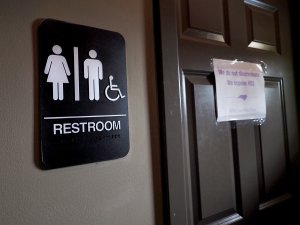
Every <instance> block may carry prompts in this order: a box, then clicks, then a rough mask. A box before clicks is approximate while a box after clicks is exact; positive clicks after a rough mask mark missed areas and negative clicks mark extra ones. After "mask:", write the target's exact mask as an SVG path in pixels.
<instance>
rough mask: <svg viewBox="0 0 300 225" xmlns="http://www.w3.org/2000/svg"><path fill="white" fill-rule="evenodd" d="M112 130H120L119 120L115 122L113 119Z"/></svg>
mask: <svg viewBox="0 0 300 225" xmlns="http://www.w3.org/2000/svg"><path fill="white" fill-rule="evenodd" d="M113 130H121V121H120V120H119V121H118V122H117V123H116V121H113Z"/></svg>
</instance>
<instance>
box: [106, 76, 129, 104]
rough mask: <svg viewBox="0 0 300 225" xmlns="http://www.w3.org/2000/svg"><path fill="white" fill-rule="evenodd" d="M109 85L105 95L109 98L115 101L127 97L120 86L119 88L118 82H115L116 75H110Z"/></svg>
mask: <svg viewBox="0 0 300 225" xmlns="http://www.w3.org/2000/svg"><path fill="white" fill-rule="evenodd" d="M108 79H109V85H108V86H107V87H106V88H105V96H106V98H107V99H108V100H110V101H112V102H114V101H117V100H118V99H119V98H125V95H122V93H121V90H120V88H118V85H117V84H113V82H112V81H113V79H114V77H113V76H112V75H110V76H109V77H108Z"/></svg>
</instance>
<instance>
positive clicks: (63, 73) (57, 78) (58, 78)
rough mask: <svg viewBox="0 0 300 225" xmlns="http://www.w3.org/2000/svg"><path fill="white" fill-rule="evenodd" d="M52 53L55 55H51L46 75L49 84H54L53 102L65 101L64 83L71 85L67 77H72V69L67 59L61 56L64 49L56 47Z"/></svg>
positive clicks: (46, 67) (45, 71)
mask: <svg viewBox="0 0 300 225" xmlns="http://www.w3.org/2000/svg"><path fill="white" fill-rule="evenodd" d="M52 51H53V53H54V54H55V55H49V56H48V59H47V62H46V66H45V70H44V73H45V74H48V78H47V82H49V83H53V100H57V99H59V100H63V99H64V86H63V84H64V83H69V81H68V78H67V75H68V76H70V75H71V73H70V69H69V67H68V64H67V60H66V58H65V57H63V56H61V55H60V54H61V53H62V49H61V47H60V46H59V45H54V46H53V47H52Z"/></svg>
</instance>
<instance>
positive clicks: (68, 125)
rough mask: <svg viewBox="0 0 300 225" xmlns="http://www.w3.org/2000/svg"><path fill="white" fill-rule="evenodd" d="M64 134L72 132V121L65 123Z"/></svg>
mask: <svg viewBox="0 0 300 225" xmlns="http://www.w3.org/2000/svg"><path fill="white" fill-rule="evenodd" d="M63 127H64V134H71V124H70V123H64V124H63Z"/></svg>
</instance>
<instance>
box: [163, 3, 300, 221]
mask: <svg viewBox="0 0 300 225" xmlns="http://www.w3.org/2000/svg"><path fill="white" fill-rule="evenodd" d="M160 9H161V14H160V16H161V20H160V25H161V52H162V61H161V63H162V73H163V77H162V80H161V81H162V89H163V93H164V95H163V96H164V107H163V109H164V118H163V120H164V121H165V144H166V155H167V160H166V163H167V168H168V175H167V176H168V181H169V183H168V192H169V204H170V223H171V224H172V225H175V224H213V223H217V224H232V223H240V222H241V223H244V222H247V221H249V220H250V219H251V218H252V217H253V216H254V215H255V214H257V213H264V210H265V209H267V208H272V207H273V206H274V205H276V204H277V205H278V204H279V203H281V202H285V201H286V200H287V199H289V198H291V197H292V194H291V193H290V192H289V190H290V189H289V186H288V183H289V182H288V176H289V175H288V174H289V172H290V171H291V170H292V168H293V166H292V165H291V163H290V161H291V155H296V154H297V152H298V146H299V143H298V140H297V139H298V138H297V137H298V128H297V113H296V104H295V92H294V86H293V82H294V75H293V71H292V61H291V43H290V36H289V35H290V32H289V28H288V25H287V24H289V20H288V18H289V14H288V6H287V1H279V0H273V1H268V0H265V1H252V0H244V1H242V0H231V1H228V0H197V1H196V0H164V1H161V2H160ZM283 40H284V41H283ZM212 58H222V59H231V60H234V59H239V60H243V61H248V62H254V63H262V64H263V65H264V67H265V68H266V69H267V74H266V76H265V91H266V102H267V103H266V104H267V118H266V121H265V123H264V124H262V125H259V124H256V123H253V122H252V121H236V122H222V123H217V122H216V104H215V103H216V99H215V82H214V75H213V68H212V66H211V59H212Z"/></svg>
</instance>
